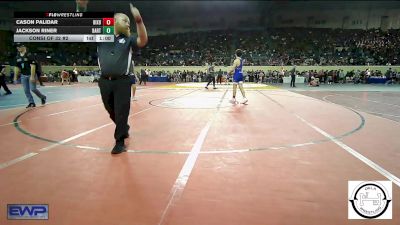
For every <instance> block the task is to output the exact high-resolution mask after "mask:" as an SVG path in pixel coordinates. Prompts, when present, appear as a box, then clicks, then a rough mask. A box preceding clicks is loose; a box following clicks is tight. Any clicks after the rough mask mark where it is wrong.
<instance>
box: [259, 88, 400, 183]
mask: <svg viewBox="0 0 400 225" xmlns="http://www.w3.org/2000/svg"><path fill="white" fill-rule="evenodd" d="M294 94H296V93H294ZM264 96H266V95H264ZM266 97H267V98H268V99H270V100H271V101H272V102H274V103H275V104H277V105H279V106H280V107H281V108H283V109H284V110H285V111H287V112H289V113H290V114H292V115H294V116H295V117H296V118H298V119H299V120H300V121H302V122H303V123H305V124H306V125H307V126H309V127H311V128H312V129H314V130H315V131H317V132H318V133H320V134H321V135H323V136H325V137H326V138H329V139H330V140H331V141H332V142H334V143H335V144H336V145H338V146H339V147H341V148H342V149H343V150H345V151H346V152H348V153H350V154H351V155H352V156H354V157H355V158H357V159H358V160H360V161H361V162H363V163H365V164H366V165H367V166H369V167H370V168H372V169H373V170H375V171H376V172H378V173H379V174H381V175H382V176H384V177H386V178H387V179H389V180H390V181H392V182H393V183H394V184H396V185H397V186H398V187H400V178H398V177H396V176H395V175H393V174H392V173H390V172H389V171H387V170H385V169H384V168H383V167H381V166H379V165H378V164H376V163H375V162H373V161H372V160H370V159H368V158H367V157H365V156H363V155H362V154H361V153H359V152H357V151H356V150H354V149H353V148H351V147H350V146H348V145H346V144H345V143H344V142H342V141H340V140H337V139H334V138H333V136H332V135H330V134H328V133H327V132H325V131H324V130H322V129H321V128H319V127H317V126H315V125H313V124H312V123H310V122H308V121H307V120H305V119H304V118H303V117H301V116H300V115H298V114H296V113H294V112H291V111H289V110H287V109H286V107H284V106H283V105H282V104H280V103H279V102H277V101H276V100H274V99H272V98H271V97H268V96H266ZM332 104H335V103H332ZM335 105H337V104H335ZM338 106H341V107H344V106H342V105H338Z"/></svg>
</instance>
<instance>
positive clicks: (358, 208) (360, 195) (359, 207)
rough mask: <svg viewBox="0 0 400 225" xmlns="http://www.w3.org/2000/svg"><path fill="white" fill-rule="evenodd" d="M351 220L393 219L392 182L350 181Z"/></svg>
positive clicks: (349, 210) (349, 202)
mask: <svg viewBox="0 0 400 225" xmlns="http://www.w3.org/2000/svg"><path fill="white" fill-rule="evenodd" d="M348 200H349V201H348V218H349V219H392V182H391V181H349V182H348Z"/></svg>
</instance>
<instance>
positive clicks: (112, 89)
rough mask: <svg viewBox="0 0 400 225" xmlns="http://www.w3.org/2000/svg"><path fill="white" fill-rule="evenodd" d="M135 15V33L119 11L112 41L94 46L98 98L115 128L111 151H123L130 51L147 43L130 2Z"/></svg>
mask: <svg viewBox="0 0 400 225" xmlns="http://www.w3.org/2000/svg"><path fill="white" fill-rule="evenodd" d="M130 11H131V13H132V15H133V17H134V19H135V23H136V29H137V34H138V37H134V36H130V28H129V27H130V21H129V17H128V16H127V15H125V14H123V13H116V14H115V15H114V21H115V24H114V42H100V43H99V44H98V46H97V53H98V59H99V67H100V71H101V77H100V79H99V88H100V93H101V98H102V101H103V104H104V107H105V108H106V110H107V112H108V113H109V114H110V118H111V119H112V120H113V121H114V123H115V125H116V128H115V132H114V138H115V141H116V143H115V146H114V148H113V150H112V151H111V153H112V154H119V153H121V152H123V151H125V145H124V139H125V138H128V137H129V133H128V132H129V125H128V116H129V110H130V98H131V80H130V78H129V76H128V75H129V72H130V71H132V69H131V67H132V54H133V51H135V50H137V49H138V48H142V47H144V46H145V45H146V44H147V31H146V27H145V26H144V24H143V21H142V17H141V16H140V12H139V10H138V9H137V8H136V7H133V6H132V4H130Z"/></svg>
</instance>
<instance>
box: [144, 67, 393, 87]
mask: <svg viewBox="0 0 400 225" xmlns="http://www.w3.org/2000/svg"><path fill="white" fill-rule="evenodd" d="M218 74H221V75H222V76H224V79H225V77H227V78H228V79H229V80H231V77H230V76H228V75H227V73H226V72H225V71H221V70H219V71H215V73H214V75H215V76H217V75H218ZM296 75H297V76H300V77H304V83H307V84H308V83H310V82H311V80H312V79H314V78H317V79H318V80H319V81H320V82H321V83H324V84H334V83H354V84H360V83H363V84H366V83H369V81H368V79H369V78H385V79H386V81H385V82H386V83H387V84H389V83H400V71H396V70H392V68H389V69H388V70H387V71H386V72H385V73H382V72H381V71H380V70H369V69H367V70H364V71H361V70H350V71H347V72H345V71H343V70H341V69H339V70H308V71H297V72H296ZM149 76H150V77H151V76H159V77H167V78H168V80H169V81H170V82H176V83H181V82H206V81H207V75H206V73H205V72H203V71H189V70H183V71H182V70H175V71H173V72H168V71H149ZM244 76H245V81H247V82H254V83H266V84H278V83H283V77H285V76H290V71H288V70H283V69H281V70H265V71H263V70H249V71H244Z"/></svg>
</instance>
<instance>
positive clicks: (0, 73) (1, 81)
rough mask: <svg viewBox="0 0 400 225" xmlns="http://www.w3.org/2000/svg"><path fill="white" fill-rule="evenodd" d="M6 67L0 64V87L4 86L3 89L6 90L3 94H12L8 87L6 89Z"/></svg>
mask: <svg viewBox="0 0 400 225" xmlns="http://www.w3.org/2000/svg"><path fill="white" fill-rule="evenodd" d="M5 70H6V67H5V66H3V65H1V64H0V89H1V87H3V88H4V90H5V91H6V94H5V95H10V94H12V93H11V91H10V89H8V87H7V84H6V72H5Z"/></svg>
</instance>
